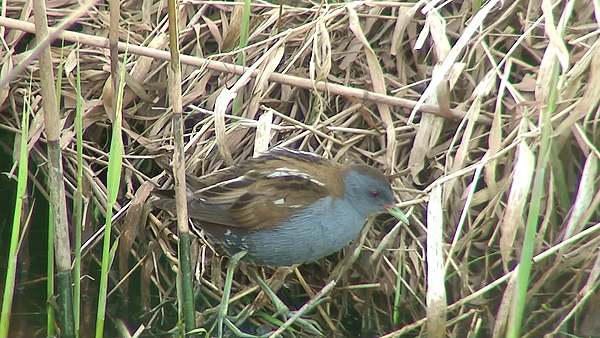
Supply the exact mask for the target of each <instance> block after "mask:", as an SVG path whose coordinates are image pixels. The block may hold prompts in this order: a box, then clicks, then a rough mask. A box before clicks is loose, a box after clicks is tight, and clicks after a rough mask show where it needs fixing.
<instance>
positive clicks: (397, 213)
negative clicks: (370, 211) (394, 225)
mask: <svg viewBox="0 0 600 338" xmlns="http://www.w3.org/2000/svg"><path fill="white" fill-rule="evenodd" d="M385 209H386V210H387V212H388V213H389V214H390V215H392V216H394V217H396V218H397V219H399V220H401V221H402V222H404V224H408V218H407V217H406V215H405V214H404V213H403V212H402V210H400V208H398V207H397V206H395V205H386V206H385Z"/></svg>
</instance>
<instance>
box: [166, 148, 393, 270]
mask: <svg viewBox="0 0 600 338" xmlns="http://www.w3.org/2000/svg"><path fill="white" fill-rule="evenodd" d="M187 180H188V187H189V189H188V196H187V199H188V213H189V216H190V218H192V219H193V221H194V224H197V225H199V226H200V227H201V228H202V229H204V230H205V232H206V233H207V234H208V235H209V236H210V237H212V238H214V239H215V240H217V241H219V242H221V243H223V245H224V246H225V248H226V249H227V250H228V251H229V252H230V253H231V254H234V253H236V252H239V251H241V250H245V251H247V255H246V259H248V260H250V261H252V262H255V263H257V264H267V265H272V266H281V265H291V264H295V263H304V262H311V261H315V260H317V259H319V258H321V257H324V256H327V255H329V254H331V253H334V252H336V251H339V250H340V249H342V248H343V247H344V246H346V245H347V244H348V243H350V242H351V241H352V240H353V239H355V238H356V237H357V236H358V234H359V233H360V230H361V228H362V226H363V225H364V223H365V221H366V219H367V217H368V216H369V215H371V214H373V213H377V212H381V211H385V210H387V209H388V208H390V207H391V206H392V205H393V204H394V195H393V192H392V188H391V186H390V183H389V182H388V180H387V179H386V177H385V176H384V175H383V174H382V173H381V172H380V171H378V170H377V169H374V168H372V167H370V166H367V165H363V164H351V165H341V164H337V163H334V162H332V161H330V160H327V159H325V158H322V157H319V156H316V155H314V154H311V153H306V152H302V151H297V150H291V149H286V148H275V149H272V150H270V151H268V152H266V153H264V154H262V155H260V156H259V157H256V158H252V159H249V160H247V161H245V162H241V163H240V164H238V165H235V166H232V167H229V168H226V169H223V170H220V171H217V172H214V173H212V174H209V175H207V176H204V177H202V178H195V177H188V178H187ZM156 195H157V197H156V198H155V200H154V204H155V205H156V206H157V207H159V208H161V209H165V210H170V211H172V212H174V211H175V201H174V199H173V197H174V195H173V192H172V191H159V192H157V194H156Z"/></svg>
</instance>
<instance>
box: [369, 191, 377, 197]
mask: <svg viewBox="0 0 600 338" xmlns="http://www.w3.org/2000/svg"><path fill="white" fill-rule="evenodd" d="M369 196H371V197H373V198H378V197H379V191H377V190H376V189H371V190H369Z"/></svg>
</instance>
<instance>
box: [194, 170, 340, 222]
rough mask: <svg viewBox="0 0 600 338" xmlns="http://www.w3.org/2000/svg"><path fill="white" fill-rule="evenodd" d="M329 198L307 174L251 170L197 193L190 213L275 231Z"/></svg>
mask: <svg viewBox="0 0 600 338" xmlns="http://www.w3.org/2000/svg"><path fill="white" fill-rule="evenodd" d="M327 195H328V191H327V189H326V187H325V186H324V185H323V184H322V183H321V182H319V181H317V180H315V179H312V178H311V177H310V176H308V175H307V174H304V173H298V172H294V171H291V172H290V171H285V170H279V171H277V170H275V171H273V170H268V171H266V172H264V173H260V172H258V171H254V170H251V171H249V172H246V174H245V175H244V176H240V177H237V178H233V179H231V180H228V181H223V182H219V183H217V184H215V185H212V186H210V187H208V188H204V189H201V190H198V191H197V192H195V193H194V194H193V198H192V201H190V211H189V213H190V216H191V217H192V218H196V219H198V220H200V221H204V222H210V223H214V224H220V225H227V226H232V227H237V228H242V229H246V230H258V229H272V228H273V227H275V226H276V225H277V224H279V223H281V222H283V221H285V220H287V219H288V218H289V217H290V216H291V215H292V213H294V212H295V211H297V210H299V209H302V208H304V207H306V206H307V205H309V204H312V203H313V202H315V201H317V200H319V199H321V198H323V197H325V196H327Z"/></svg>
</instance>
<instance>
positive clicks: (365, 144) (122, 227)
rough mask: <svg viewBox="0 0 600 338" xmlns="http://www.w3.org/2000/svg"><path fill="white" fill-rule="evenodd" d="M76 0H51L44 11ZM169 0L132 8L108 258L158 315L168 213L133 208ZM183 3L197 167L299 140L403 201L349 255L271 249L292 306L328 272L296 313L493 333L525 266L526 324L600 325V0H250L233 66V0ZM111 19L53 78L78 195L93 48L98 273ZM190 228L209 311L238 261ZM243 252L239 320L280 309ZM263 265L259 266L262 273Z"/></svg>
mask: <svg viewBox="0 0 600 338" xmlns="http://www.w3.org/2000/svg"><path fill="white" fill-rule="evenodd" d="M28 4H29V1H9V2H8V7H7V8H6V11H7V17H9V18H12V19H17V20H19V21H14V22H11V23H10V25H9V24H8V23H6V21H4V20H3V21H2V26H4V27H10V28H9V29H6V30H4V31H3V32H4V33H3V35H2V36H3V46H4V47H3V48H2V59H3V66H2V74H1V75H2V78H5V77H6V76H7V74H8V72H9V71H10V70H11V68H13V67H15V66H16V65H18V64H19V63H22V62H24V61H25V60H26V58H27V56H28V54H27V51H28V50H29V49H31V42H32V36H31V35H30V34H28V33H25V32H27V31H29V32H31V28H27V27H29V26H28V23H27V21H28V19H29V18H30V17H31V16H32V13H31V12H30V11H28V8H29V6H28ZM79 6H80V5H79V4H78V3H77V2H74V1H69V0H67V1H60V2H49V3H48V8H49V11H48V13H49V24H50V25H51V26H53V25H56V24H58V23H59V21H60V20H62V19H63V18H65V17H66V16H68V15H70V14H71V13H73V11H75V10H76V8H78V7H79ZM161 6H162V2H152V1H141V2H140V1H129V2H124V3H122V9H121V10H122V13H121V17H122V21H121V27H120V28H121V30H120V31H121V36H120V38H121V41H122V42H127V44H128V46H129V47H127V48H126V49H127V50H128V53H130V54H131V55H132V58H131V59H130V61H129V62H128V63H127V65H126V67H127V71H128V72H129V76H128V77H127V87H126V90H125V96H124V107H125V110H124V114H123V116H124V119H123V130H124V131H125V132H124V133H123V139H124V154H125V156H124V158H123V172H122V174H123V175H122V181H121V187H122V190H121V193H120V195H119V199H118V203H119V205H118V208H117V210H116V211H115V213H116V214H117V215H118V216H119V217H121V216H124V217H122V218H121V220H122V221H120V222H118V223H117V225H116V232H117V236H120V248H119V250H120V251H119V256H118V257H117V260H118V261H119V262H118V264H117V263H116V262H115V264H113V271H114V273H113V274H111V275H110V278H111V285H112V287H114V286H115V285H116V284H117V283H118V282H119V281H121V282H122V283H123V284H120V285H119V287H118V290H119V291H117V293H118V294H119V295H120V296H119V297H117V296H116V295H112V296H109V303H113V304H117V303H119V304H120V303H124V300H126V299H128V298H129V299H130V300H131V299H135V300H136V302H137V303H136V302H133V301H132V302H131V303H134V304H135V305H131V304H130V308H129V310H128V311H129V312H125V311H122V308H120V309H119V310H116V305H115V306H114V307H112V308H111V307H110V306H109V311H110V314H111V315H112V316H113V319H114V320H117V319H121V320H123V321H125V322H127V325H128V327H130V328H137V327H138V326H139V325H142V324H143V325H144V326H145V327H146V331H144V332H145V333H147V334H159V333H161V332H167V331H168V330H169V329H171V328H173V327H174V326H175V325H176V310H177V304H176V303H175V300H176V289H175V273H174V272H173V270H174V267H175V266H176V262H177V258H176V256H177V246H176V242H175V240H176V234H175V233H174V232H173V231H174V229H175V227H174V226H171V225H170V223H169V221H168V217H165V215H163V214H157V213H156V212H155V211H154V214H153V215H150V216H149V215H148V214H147V213H145V212H144V210H143V208H142V207H141V206H142V205H143V204H144V202H145V201H146V199H147V196H148V195H149V187H151V186H153V185H154V184H157V185H161V186H163V185H165V184H169V183H168V179H167V178H166V176H164V175H163V174H162V170H161V169H160V168H159V167H158V166H157V165H156V163H155V160H156V159H157V158H160V157H163V156H164V155H165V154H170V153H171V152H172V148H173V146H172V131H171V125H170V121H171V120H170V109H169V102H167V101H168V100H167V95H166V93H167V88H166V86H167V67H166V65H167V61H165V59H166V58H168V54H165V52H164V51H166V50H167V48H168V39H167V28H168V26H167V19H166V18H167V17H166V15H167V13H166V9H165V8H163V7H161ZM478 6H481V7H478ZM180 10H181V11H180V17H179V24H180V30H181V34H180V46H181V48H180V49H181V53H182V54H185V55H188V56H191V57H193V58H183V59H182V62H184V65H183V68H182V74H183V87H182V91H183V104H184V107H186V108H185V113H186V117H185V126H186V134H185V137H186V139H185V141H186V160H187V164H188V169H187V170H188V173H194V174H198V175H201V174H204V173H210V172H212V171H214V170H216V169H218V168H221V167H224V166H227V165H229V164H231V163H230V161H232V162H237V161H239V160H241V159H244V158H247V157H249V156H252V154H253V153H254V151H255V147H256V148H257V149H258V150H261V149H265V147H273V146H276V145H280V146H287V147H292V148H297V149H302V150H307V151H312V152H315V153H318V154H322V155H324V156H327V157H331V158H334V159H336V160H337V161H348V160H352V161H365V162H367V163H369V164H372V165H373V166H376V167H378V168H381V169H382V170H384V171H385V172H386V173H387V174H389V175H390V176H391V177H393V186H394V188H395V191H396V193H397V200H398V201H399V202H400V204H399V205H400V206H401V207H402V208H403V209H404V210H405V211H409V212H410V214H411V216H409V219H410V221H411V224H410V225H409V226H406V225H402V224H399V223H396V222H395V221H394V220H393V219H391V218H389V217H386V216H381V217H378V218H377V220H376V221H375V222H374V225H373V226H372V227H370V228H368V231H365V232H364V234H363V236H362V237H361V239H360V241H357V242H356V243H355V244H353V245H352V246H351V247H349V248H346V249H345V250H344V252H343V254H339V255H334V256H332V257H328V258H326V259H322V260H321V261H319V262H316V263H313V264H307V265H303V266H300V267H299V268H298V269H297V270H293V271H292V270H279V271H278V272H277V273H276V275H275V276H274V277H273V278H272V282H273V283H274V284H277V283H279V286H281V290H280V292H279V293H278V295H279V296H280V297H282V299H283V301H284V303H286V304H287V306H289V307H290V308H291V309H293V310H296V309H298V308H300V307H301V306H302V305H303V304H304V303H305V302H306V301H308V300H309V299H311V297H313V295H314V294H316V293H318V292H319V291H320V290H321V289H322V288H323V287H324V286H325V285H326V284H327V283H328V282H329V281H331V280H336V285H335V287H333V289H332V291H331V292H330V293H329V294H328V295H327V297H328V298H326V300H325V301H323V302H321V303H320V305H319V307H317V308H315V309H314V310H313V311H311V312H309V313H306V314H304V315H303V318H304V319H313V320H314V321H315V323H316V324H315V326H316V327H320V330H321V332H323V333H324V334H325V335H327V336H331V335H342V336H375V335H384V334H390V335H398V336H401V335H404V336H417V335H421V334H425V333H426V332H428V334H429V335H432V336H436V335H438V336H439V335H440V334H443V332H446V333H447V334H450V335H452V336H456V337H466V336H467V335H469V334H472V335H478V336H484V337H486V336H496V337H498V336H503V335H504V334H505V330H506V327H507V325H508V326H510V324H509V323H510V316H511V314H514V313H518V310H516V309H517V308H518V305H515V299H516V298H517V297H518V296H517V294H518V289H519V288H520V287H524V288H525V292H526V294H525V297H526V298H525V299H526V303H525V305H524V306H525V311H524V312H523V314H522V326H521V334H522V335H523V336H527V337H540V336H542V335H543V334H555V335H557V334H566V333H571V334H577V335H580V336H586V335H587V336H590V335H600V329H599V327H598V324H597V321H595V319H596V318H598V312H599V311H600V307H599V306H598V304H600V303H599V301H598V299H599V297H600V296H599V294H598V291H597V290H596V286H597V285H598V281H597V279H598V276H599V273H600V256H599V250H598V241H599V240H600V232H599V231H598V228H600V223H598V222H599V220H600V215H599V209H598V204H599V203H600V192H599V189H598V186H599V184H600V182H599V179H598V177H599V175H598V157H600V152H599V149H598V145H599V144H600V128H599V122H600V121H599V117H598V106H597V105H598V100H599V99H600V74H599V66H600V47H599V46H598V25H599V24H600V21H598V20H599V19H598V18H599V17H600V15H599V13H600V12H599V11H600V10H599V9H598V8H594V6H593V5H592V3H591V2H589V1H579V2H574V3H572V2H560V1H559V2H551V1H550V0H538V1H530V2H519V1H507V2H500V1H490V2H488V3H486V4H483V6H482V4H480V3H478V2H468V1H450V2H445V3H441V2H430V3H396V2H349V3H343V4H333V3H329V4H325V3H321V4H319V3H313V2H306V1H305V2H301V1H298V2H288V3H287V4H284V5H283V6H279V5H277V4H271V3H267V2H255V3H253V4H252V6H251V16H250V22H249V27H250V28H249V29H248V32H249V38H248V41H249V42H248V47H246V48H244V49H243V54H244V55H245V56H244V58H243V60H245V61H243V63H244V64H245V65H246V66H247V67H252V68H251V69H250V70H248V69H242V68H241V67H235V66H234V65H235V64H236V63H238V64H240V62H242V61H240V60H241V55H242V53H241V52H240V51H239V50H238V41H239V38H240V34H239V32H240V27H241V24H242V23H241V22H242V21H241V16H242V12H243V4H242V3H238V4H233V3H226V2H207V1H186V2H185V3H183V4H181V8H180ZM107 18H108V12H107V8H106V7H105V6H104V5H103V4H100V3H98V4H96V5H95V6H94V7H92V9H91V10H90V11H89V12H87V13H85V15H83V16H81V17H79V18H78V19H76V20H75V21H74V22H73V24H72V25H70V27H69V28H68V30H69V32H70V35H69V34H66V33H65V35H64V38H65V40H64V41H63V42H60V40H57V41H55V42H54V43H53V44H52V47H51V48H52V49H51V50H52V55H53V62H54V66H55V67H56V69H55V70H57V69H60V70H62V72H61V73H60V74H57V75H56V76H57V77H60V78H61V79H62V86H61V92H60V106H61V112H62V116H63V119H62V123H63V128H62V133H61V139H60V144H61V147H62V150H63V158H64V170H65V175H64V177H65V182H66V188H67V195H68V197H69V198H70V197H71V196H72V194H73V186H74V182H75V177H76V171H77V168H76V160H75V155H76V152H75V128H74V115H75V107H76V91H75V88H76V82H75V74H76V68H77V65H79V67H80V69H81V78H82V96H83V114H84V115H83V128H84V136H83V141H84V148H85V150H84V163H85V167H84V171H83V173H84V180H85V181H84V182H85V185H86V190H85V196H86V198H87V199H88V201H89V206H88V212H87V218H86V220H87V221H86V229H85V232H84V237H85V238H84V243H85V245H84V256H83V260H84V262H86V263H84V265H85V266H87V270H86V271H84V273H85V274H91V275H93V274H94V273H97V272H96V271H95V270H96V269H97V268H96V267H95V264H96V263H95V262H96V260H97V259H98V257H99V252H100V250H101V246H99V245H97V243H98V242H99V239H98V238H99V237H98V236H97V235H98V231H99V228H100V225H101V224H102V223H103V221H102V214H103V212H104V210H105V205H106V181H105V176H106V164H107V161H108V156H109V149H110V145H109V141H110V129H111V119H112V118H113V117H112V116H109V115H108V114H107V111H109V109H107V107H111V106H112V105H113V104H114V102H113V101H114V100H115V96H114V93H113V91H112V89H111V88H110V87H109V84H110V78H109V76H110V67H109V58H108V49H105V48H101V47H100V46H101V45H102V41H103V40H102V39H101V37H103V36H106V35H107V31H108V26H107V23H108V19H107ZM1 19H4V18H1ZM73 33H79V34H82V35H75V34H73ZM75 41H79V43H76V42H75ZM123 46H125V45H123ZM135 46H138V48H135ZM140 47H142V48H140ZM7 48H8V49H7ZM123 49H125V47H123ZM165 55H166V56H165ZM59 65H61V68H59ZM37 68H38V63H37V61H35V60H34V61H33V62H32V63H31V64H29V65H27V64H26V67H25V69H24V72H23V73H20V74H19V77H18V78H16V79H14V80H13V81H12V82H11V83H10V86H9V88H8V91H4V90H3V89H2V92H0V99H1V101H0V102H1V103H2V106H1V111H2V114H1V122H0V123H1V125H0V128H2V129H3V130H5V131H6V132H10V133H15V134H17V133H18V130H19V129H20V120H21V118H20V116H21V115H20V114H21V111H22V109H23V105H24V96H26V95H28V96H30V100H31V105H32V109H33V114H34V116H33V117H32V123H31V136H30V139H29V144H30V149H31V158H32V159H33V161H34V162H35V163H36V164H37V166H39V167H36V168H35V169H36V170H39V171H32V173H31V174H32V176H34V177H35V178H36V179H37V180H38V182H41V183H43V182H44V176H45V173H44V171H45V170H46V169H45V167H44V166H43V164H44V163H46V152H45V136H44V133H43V126H44V125H43V119H42V114H41V106H40V100H41V94H40V93H39V92H38V90H37V88H38V84H37V83H38V76H39V74H38V69H37ZM246 76H249V77H248V78H247V79H248V80H249V82H245V78H244V77H246ZM30 86H31V93H29V92H28V89H29V88H30ZM225 88H229V89H232V88H235V89H236V94H237V98H236V100H237V101H236V103H235V104H233V105H229V109H228V110H227V111H225V110H224V109H217V108H215V106H216V102H217V101H218V98H219V95H220V94H222V92H223V90H224V89H225ZM232 106H234V108H232ZM4 147H5V149H10V148H12V145H6V144H5V145H4ZM163 160H164V159H163ZM148 182H152V183H148ZM42 185H43V184H42ZM42 185H40V186H39V187H42ZM38 203H44V202H42V201H39V202H38ZM67 203H70V202H69V200H68V201H67ZM121 209H123V211H124V212H120V210H121ZM155 215H157V216H159V218H160V219H161V221H164V222H165V223H161V222H159V221H158V220H157V218H156V217H154V216H155ZM42 226H43V225H42ZM528 226H529V228H527V227H528ZM27 239H28V238H26V240H27ZM359 243H362V244H363V246H362V247H361V248H362V251H361V253H360V256H358V258H357V259H356V260H355V261H354V260H353V259H352V255H351V253H352V252H353V250H355V249H356V248H357V247H358V244H359ZM359 248H360V247H359ZM192 249H193V252H192V254H194V255H196V258H195V260H194V263H193V264H194V269H195V271H196V275H195V279H196V282H197V285H198V286H199V287H200V286H201V288H199V289H198V301H197V309H198V317H197V322H198V324H199V325H201V326H202V325H204V323H206V322H205V321H204V320H206V319H207V318H208V317H209V315H210V313H211V312H210V309H211V308H214V307H215V306H216V305H217V304H218V301H219V299H220V294H221V292H222V291H221V290H222V283H223V278H224V277H223V276H224V271H225V267H226V260H224V261H220V260H219V258H218V257H216V256H215V255H214V254H213V251H212V247H211V246H209V245H207V243H205V242H203V241H197V242H196V243H195V244H194V245H193V248H192ZM440 254H441V256H440ZM528 255H529V256H528ZM531 256H532V257H533V258H531ZM132 257H134V258H135V261H134V260H133V258H132ZM527 257H529V258H527ZM523 258H525V261H531V262H532V266H531V272H530V274H529V275H525V279H524V280H523V279H518V278H517V274H516V273H515V271H516V269H515V266H516V265H517V263H518V262H520V261H523ZM136 262H140V263H141V264H140V265H139V266H138V265H137V264H136ZM336 266H337V268H336ZM522 266H524V264H521V265H519V269H521V267H522ZM130 269H131V270H133V273H132V274H131V275H129V274H128V271H129V270H130ZM248 269H254V268H253V267H251V266H245V265H244V266H243V267H242V268H241V269H239V270H238V272H237V273H236V275H235V280H234V285H233V289H232V297H233V300H232V303H231V304H230V309H231V310H232V314H237V313H239V312H240V311H241V310H242V309H243V308H247V307H250V309H247V311H251V312H253V315H252V316H251V317H250V319H249V320H248V321H247V322H246V324H244V325H243V326H240V329H241V330H243V331H245V332H248V333H254V334H256V333H260V332H265V331H266V332H268V331H269V330H275V329H276V328H277V327H278V326H279V324H278V323H277V322H275V321H273V319H272V318H271V316H272V315H274V313H275V310H274V307H273V305H272V304H271V303H270V302H268V301H261V300H256V299H255V298H256V297H257V295H258V291H260V289H259V288H258V287H257V286H256V284H255V283H254V282H253V281H252V279H249V278H248V277H247V275H248ZM273 271H274V270H272V269H270V268H265V269H264V272H263V271H259V273H264V275H265V277H267V279H268V278H270V277H271V276H272V274H273ZM522 271H523V270H522ZM522 271H521V272H522ZM286 275H287V277H285V276H286ZM130 276H134V277H132V278H133V279H129V277H130ZM283 280H284V281H283ZM85 283H86V284H85V285H86V288H85V289H84V291H83V292H84V294H86V296H87V297H91V299H94V297H95V295H94V293H95V292H96V291H95V290H96V289H95V287H94V286H93V282H90V280H89V279H86V282H85ZM273 287H274V288H275V289H277V286H273ZM138 290H139V291H138ZM443 291H445V292H443ZM88 293H89V294H88ZM110 297H113V298H112V299H111V298H110ZM207 310H208V311H207ZM174 313H175V314H174ZM128 315H129V316H128ZM84 318H85V317H84ZM425 318H426V319H427V320H424V319H425ZM88 325H90V326H93V324H88ZM293 328H294V329H296V330H299V332H300V333H298V332H297V331H287V332H286V334H287V335H292V334H297V335H313V334H314V333H311V332H310V331H306V330H308V325H304V324H297V323H296V324H294V326H293ZM261 330H262V331H261ZM440 330H441V331H440ZM90 332H92V331H90ZM440 332H441V333H440Z"/></svg>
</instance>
